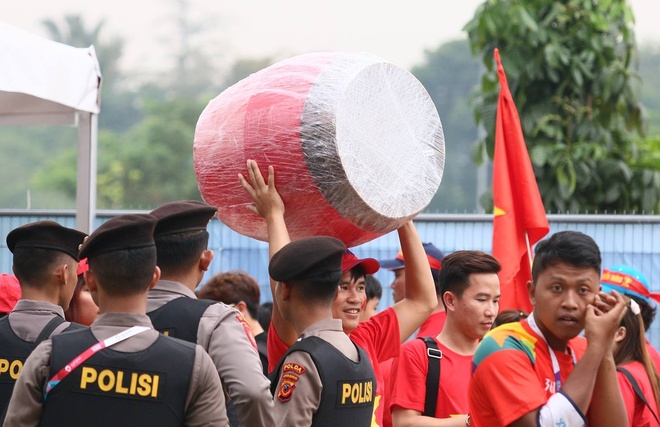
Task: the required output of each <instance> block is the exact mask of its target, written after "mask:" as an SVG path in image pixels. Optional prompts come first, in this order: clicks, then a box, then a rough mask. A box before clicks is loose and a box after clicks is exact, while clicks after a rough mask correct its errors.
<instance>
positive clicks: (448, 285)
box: [438, 251, 501, 310]
mask: <svg viewBox="0 0 660 427" xmlns="http://www.w3.org/2000/svg"><path fill="white" fill-rule="evenodd" d="M500 269H501V267H500V263H499V262H497V260H496V259H495V258H494V257H493V256H492V255H490V254H487V253H485V252H482V251H456V252H453V253H451V254H449V255H447V256H446V257H444V259H443V260H442V268H441V269H440V276H439V280H438V281H439V282H440V296H441V297H442V295H444V294H445V292H448V291H450V292H452V293H454V295H456V297H458V298H461V297H462V296H463V292H465V290H466V289H467V288H468V287H469V286H470V275H471V274H475V273H493V274H497V273H498V272H499V271H500ZM441 300H442V304H443V305H444V306H445V310H446V309H447V305H446V304H445V299H444V298H441Z"/></svg>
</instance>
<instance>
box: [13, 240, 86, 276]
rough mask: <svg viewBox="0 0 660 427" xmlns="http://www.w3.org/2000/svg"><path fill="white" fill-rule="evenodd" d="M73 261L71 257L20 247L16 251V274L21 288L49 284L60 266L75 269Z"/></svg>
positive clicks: (52, 251) (53, 251) (14, 261)
mask: <svg viewBox="0 0 660 427" xmlns="http://www.w3.org/2000/svg"><path fill="white" fill-rule="evenodd" d="M74 262H75V259H73V258H72V257H71V256H70V255H68V254H66V253H64V252H60V251H56V250H52V249H42V248H33V247H20V248H16V249H14V260H13V264H14V266H13V267H14V274H15V275H16V278H17V279H18V281H19V282H20V283H21V286H26V285H27V286H29V285H31V286H39V285H40V284H41V283H47V282H48V281H49V280H50V277H49V276H50V275H51V273H52V272H53V270H54V269H55V267H57V266H58V265H60V264H68V265H69V266H70V267H72V268H73V263H74Z"/></svg>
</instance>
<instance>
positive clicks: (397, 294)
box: [380, 243, 446, 337]
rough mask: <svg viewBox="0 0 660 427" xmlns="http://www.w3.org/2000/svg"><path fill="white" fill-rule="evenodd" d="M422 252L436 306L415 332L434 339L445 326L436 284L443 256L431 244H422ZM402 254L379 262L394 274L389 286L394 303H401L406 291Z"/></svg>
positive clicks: (404, 265)
mask: <svg viewBox="0 0 660 427" xmlns="http://www.w3.org/2000/svg"><path fill="white" fill-rule="evenodd" d="M423 245H424V252H425V253H426V258H427V259H428V260H429V267H431V275H432V276H433V280H434V281H435V292H436V295H437V298H438V305H437V306H436V307H435V308H434V309H433V313H431V315H430V316H429V317H428V319H426V320H425V321H424V323H422V326H420V327H419V331H418V332H417V336H418V337H434V336H436V335H438V334H439V333H440V331H441V330H442V327H443V326H444V324H445V318H446V313H445V307H444V305H442V303H441V301H442V295H440V284H439V282H438V275H439V274H440V267H441V266H442V260H443V258H444V257H445V254H443V253H442V251H441V250H440V249H438V248H437V247H436V246H435V245H434V244H433V243H424V244H423ZM405 261H406V260H405V257H404V256H403V252H402V251H399V253H398V254H396V257H394V259H390V260H385V261H380V266H381V267H382V268H384V269H386V270H390V271H391V272H392V273H394V280H393V281H392V284H391V285H390V288H391V289H392V295H393V297H394V303H397V302H399V301H401V300H402V299H403V298H404V295H405V290H406V262H405Z"/></svg>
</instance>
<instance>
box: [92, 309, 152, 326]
mask: <svg viewBox="0 0 660 427" xmlns="http://www.w3.org/2000/svg"><path fill="white" fill-rule="evenodd" d="M94 326H119V327H126V328H129V327H131V326H147V327H149V328H152V329H153V325H152V324H151V319H149V316H147V315H146V314H137V313H117V312H112V313H103V314H100V315H99V317H97V318H96V320H95V321H94V323H93V324H92V327H94Z"/></svg>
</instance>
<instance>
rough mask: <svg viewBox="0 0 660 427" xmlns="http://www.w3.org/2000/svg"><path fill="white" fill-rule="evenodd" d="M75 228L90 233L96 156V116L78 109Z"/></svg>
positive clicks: (94, 205)
mask: <svg viewBox="0 0 660 427" xmlns="http://www.w3.org/2000/svg"><path fill="white" fill-rule="evenodd" d="M77 115H78V174H77V186H76V228H77V229H78V230H80V231H83V232H85V233H91V232H92V227H93V225H94V218H95V217H96V156H97V145H98V141H97V139H98V116H97V115H96V114H93V113H87V112H83V111H79V112H78V113H77Z"/></svg>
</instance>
